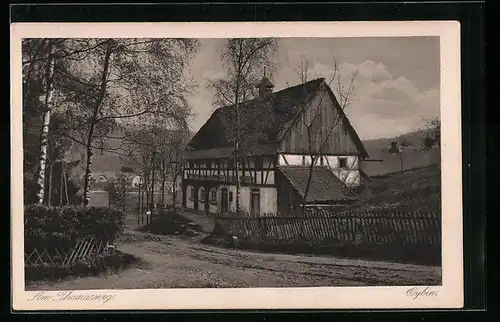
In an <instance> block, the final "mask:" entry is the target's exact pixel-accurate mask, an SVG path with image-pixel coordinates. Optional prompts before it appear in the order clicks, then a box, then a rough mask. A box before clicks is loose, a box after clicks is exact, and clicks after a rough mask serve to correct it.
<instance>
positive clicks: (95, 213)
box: [24, 205, 124, 251]
mask: <svg viewBox="0 0 500 322" xmlns="http://www.w3.org/2000/svg"><path fill="white" fill-rule="evenodd" d="M123 229H124V214H123V212H121V211H120V210H117V209H113V208H105V207H85V206H65V207H57V208H56V207H49V206H44V205H27V206H25V208H24V248H25V250H26V251H29V250H33V249H35V248H36V249H53V248H62V249H65V248H68V247H72V246H74V245H75V243H76V241H77V240H78V239H80V238H83V237H86V236H93V237H95V238H97V239H100V240H109V241H113V240H114V239H115V238H116V237H117V236H118V235H119V234H120V233H121V232H123Z"/></svg>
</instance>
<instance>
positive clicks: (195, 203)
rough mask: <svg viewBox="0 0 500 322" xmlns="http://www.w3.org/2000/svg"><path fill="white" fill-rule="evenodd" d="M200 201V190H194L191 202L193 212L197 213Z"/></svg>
mask: <svg viewBox="0 0 500 322" xmlns="http://www.w3.org/2000/svg"><path fill="white" fill-rule="evenodd" d="M199 199H200V189H199V188H198V187H195V188H194V200H193V208H194V211H198V201H199Z"/></svg>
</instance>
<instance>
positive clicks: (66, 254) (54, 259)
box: [24, 236, 109, 267]
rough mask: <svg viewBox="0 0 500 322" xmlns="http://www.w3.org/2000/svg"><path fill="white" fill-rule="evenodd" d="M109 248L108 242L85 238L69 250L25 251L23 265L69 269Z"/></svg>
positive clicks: (89, 237)
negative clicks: (53, 266)
mask: <svg viewBox="0 0 500 322" xmlns="http://www.w3.org/2000/svg"><path fill="white" fill-rule="evenodd" d="M108 247H109V241H108V240H100V239H97V238H95V237H93V236H86V237H84V238H82V239H80V240H78V241H77V243H76V244H75V245H74V246H73V247H70V248H66V249H64V248H57V247H55V248H52V249H47V248H44V249H37V248H34V249H31V250H28V251H25V253H24V258H25V265H27V266H36V265H46V264H48V265H55V266H59V267H70V266H71V265H73V264H74V263H76V262H78V261H81V260H86V259H92V258H95V257H97V256H99V255H100V254H102V253H103V252H104V251H105V250H106V249H107V248H108Z"/></svg>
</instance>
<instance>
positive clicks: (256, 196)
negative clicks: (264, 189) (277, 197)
mask: <svg viewBox="0 0 500 322" xmlns="http://www.w3.org/2000/svg"><path fill="white" fill-rule="evenodd" d="M251 207H252V210H251V212H252V215H258V214H260V191H259V189H252V199H251Z"/></svg>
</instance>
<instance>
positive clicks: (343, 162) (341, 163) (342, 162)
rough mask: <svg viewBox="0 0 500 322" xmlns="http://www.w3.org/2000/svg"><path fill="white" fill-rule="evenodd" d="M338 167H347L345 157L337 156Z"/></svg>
mask: <svg viewBox="0 0 500 322" xmlns="http://www.w3.org/2000/svg"><path fill="white" fill-rule="evenodd" d="M339 168H347V158H339Z"/></svg>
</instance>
